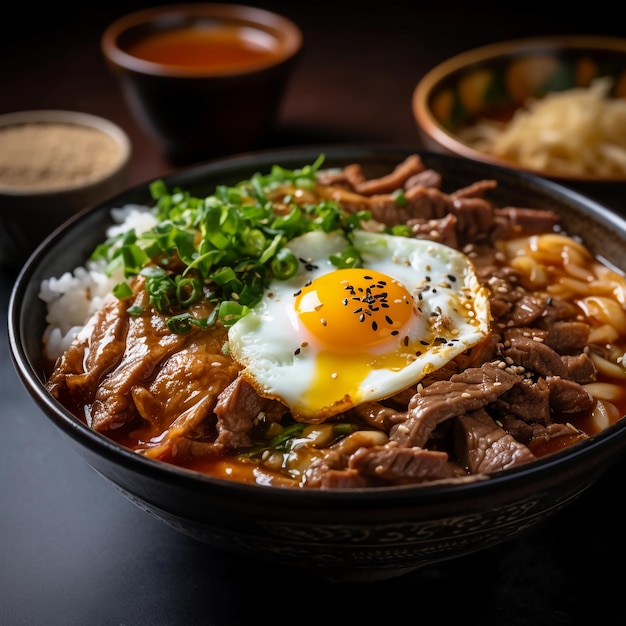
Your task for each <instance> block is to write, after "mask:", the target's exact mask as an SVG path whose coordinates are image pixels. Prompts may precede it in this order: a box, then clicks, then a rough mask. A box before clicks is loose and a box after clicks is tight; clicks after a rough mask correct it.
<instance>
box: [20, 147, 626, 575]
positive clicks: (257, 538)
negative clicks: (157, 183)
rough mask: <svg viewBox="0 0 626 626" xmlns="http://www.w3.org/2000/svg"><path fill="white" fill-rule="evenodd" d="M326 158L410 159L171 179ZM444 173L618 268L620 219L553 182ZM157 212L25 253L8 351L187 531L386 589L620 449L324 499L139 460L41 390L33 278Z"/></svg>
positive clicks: (111, 471)
mask: <svg viewBox="0 0 626 626" xmlns="http://www.w3.org/2000/svg"><path fill="white" fill-rule="evenodd" d="M320 153H324V154H325V155H326V163H325V164H326V165H328V166H343V165H347V164H349V163H354V162H359V163H361V164H363V165H364V166H365V168H366V171H368V172H369V173H370V174H371V175H382V174H383V173H386V172H388V171H389V170H390V169H391V168H392V167H393V166H394V165H396V164H398V163H399V162H400V161H401V160H403V159H404V158H406V157H407V156H408V154H409V151H408V150H406V149H403V148H396V147H382V146H379V147H344V146H332V147H319V148H318V147H309V148H306V149H286V150H279V151H265V152H259V153H254V154H248V155H241V156H238V157H232V158H229V159H225V160H222V161H215V162H210V163H208V164H206V165H202V166H199V167H195V168H192V169H188V170H184V171H181V172H179V173H177V174H175V175H173V176H170V177H169V178H167V179H166V183H167V184H168V186H169V187H170V188H173V187H174V186H180V187H182V188H184V189H188V190H190V191H191V192H192V193H194V194H195V195H208V194H210V193H212V192H213V191H214V187H215V185H216V184H218V183H219V184H234V183H236V182H238V181H239V180H242V179H244V178H248V177H249V176H251V175H252V174H253V173H255V172H266V171H269V169H270V167H271V166H272V165H273V164H275V163H277V164H280V165H282V166H283V167H286V168H297V167H301V166H303V165H306V164H309V163H312V162H313V161H315V159H316V157H317V156H318V155H319V154H320ZM420 155H421V156H422V159H423V161H424V163H425V164H426V165H427V166H428V167H432V168H434V169H436V170H438V171H439V172H442V173H443V174H444V190H448V191H451V190H453V189H456V188H459V187H461V186H464V185H467V184H469V183H471V182H475V181H477V180H480V179H484V178H490V179H491V178H495V179H497V180H498V188H497V190H496V191H497V195H496V197H495V198H494V199H495V201H496V202H497V203H499V204H500V205H506V204H514V205H518V206H519V205H523V206H527V207H537V208H546V209H552V210H555V211H557V212H559V213H560V214H561V216H562V222H563V225H564V227H565V228H566V230H567V231H568V232H569V233H571V234H578V235H581V236H582V237H583V238H584V240H585V242H586V243H587V245H588V247H589V248H590V249H591V250H592V252H594V253H596V254H601V255H602V257H604V258H605V259H606V260H608V261H609V262H610V263H612V264H613V265H615V266H617V267H621V268H626V222H625V221H624V220H623V219H622V218H620V217H619V216H617V215H615V214H613V213H611V212H610V211H608V210H607V209H606V208H604V207H602V206H600V205H599V204H597V203H595V202H593V201H592V200H589V199H587V198H585V197H583V196H581V195H580V194H578V193H576V192H573V191H570V190H568V189H566V188H564V187H562V186H560V185H558V184H556V183H553V182H550V181H547V180H543V179H539V178H537V177H534V176H532V175H529V174H525V173H520V172H514V171H512V170H509V169H505V168H499V167H497V166H493V165H489V164H485V163H480V162H472V161H467V160H463V159H460V158H457V157H452V156H448V155H442V154H430V153H420ZM127 203H140V204H142V203H144V204H145V203H147V204H149V203H151V199H150V194H149V191H148V185H147V184H146V185H141V186H138V187H134V188H132V189H130V190H128V191H127V192H125V193H123V194H121V195H118V196H117V197H115V198H113V199H111V200H109V201H108V202H106V203H104V204H101V205H99V206H98V207H96V208H94V209H90V210H87V211H84V212H83V213H81V214H79V215H77V216H76V217H74V218H72V219H71V220H70V221H69V222H67V223H66V224H65V225H63V226H62V227H61V228H60V229H58V230H57V231H56V232H55V233H53V234H52V235H51V236H50V237H48V239H47V240H46V241H44V242H43V243H42V244H41V246H40V247H39V248H38V249H37V250H36V251H35V252H34V253H33V255H32V256H31V258H30V259H29V261H28V262H27V263H26V265H25V266H24V268H23V269H22V271H21V273H20V274H19V276H18V278H17V281H16V283H15V286H14V290H13V293H12V296H11V300H10V304H9V320H8V326H9V340H10V349H11V353H12V356H13V359H14V363H15V366H16V368H17V371H18V374H19V376H20V378H21V380H22V381H23V383H24V385H25V386H26V388H27V390H28V392H29V393H30V394H31V396H32V397H33V399H34V400H35V402H36V403H37V404H38V405H39V407H40V409H41V410H42V411H43V413H44V415H45V416H46V418H48V419H49V420H51V421H52V423H53V424H55V425H56V426H57V427H58V428H59V430H60V431H62V432H64V433H65V434H66V435H67V436H68V437H69V438H70V439H71V441H72V442H73V444H74V446H75V448H76V450H77V452H78V453H79V454H80V455H81V456H82V457H83V459H84V460H85V461H86V462H87V463H88V464H89V465H90V466H91V467H92V468H93V469H94V470H95V471H97V472H98V473H99V474H101V475H102V476H103V477H104V478H105V479H106V480H108V481H109V482H110V483H112V484H113V485H114V486H115V487H117V488H118V489H120V490H121V491H122V493H124V494H125V495H126V496H127V497H128V498H129V499H130V500H132V501H133V502H134V503H136V504H137V505H138V506H139V507H141V508H142V509H144V510H145V511H147V512H149V513H151V514H153V515H155V516H156V517H157V518H159V519H161V520H163V521H165V522H167V523H168V524H170V525H171V526H173V527H174V528H176V529H178V530H180V531H181V532H183V533H185V534H187V535H190V536H192V537H195V538H197V539H199V540H201V541H204V542H207V543H208V544H210V545H212V546H214V547H217V548H220V549H225V550H229V551H232V552H233V553H240V554H245V555H247V556H249V557H254V558H260V559H264V560H271V561H273V562H276V563H281V564H285V565H287V566H293V567H294V568H306V569H307V570H309V571H311V572H314V573H317V574H319V575H320V576H324V577H326V578H328V579H331V580H342V581H359V580H363V581H365V580H381V579H385V578H391V577H394V576H399V575H401V574H404V573H406V572H409V571H412V570H415V569H418V568H421V567H424V566H427V565H429V564H432V563H435V562H438V561H442V560H446V559H451V558H454V557H458V556H461V555H465V554H469V553H471V552H475V551H478V550H482V549H484V548H487V547H490V546H493V545H495V544H498V543H500V542H503V541H505V540H508V539H510V538H512V537H514V536H517V535H518V534H519V533H522V532H523V531H525V530H526V529H529V528H531V527H533V526H535V525H536V524H539V523H540V522H542V521H544V520H545V519H546V518H548V517H549V516H552V515H554V513H556V512H557V511H559V510H561V509H563V507H566V506H567V505H568V504H569V503H571V502H572V501H573V500H575V499H576V498H577V497H578V496H579V495H580V494H581V493H582V492H583V491H584V490H585V489H587V488H589V487H590V486H591V485H593V483H594V482H595V481H596V480H597V479H598V478H599V477H600V476H601V475H602V474H603V473H604V472H606V471H607V469H608V468H609V467H610V464H611V463H612V462H613V461H614V460H616V458H617V456H618V454H619V453H620V451H622V450H623V449H624V447H625V446H626V420H621V421H620V422H618V423H616V424H614V425H612V426H610V427H609V428H607V429H605V430H604V431H602V432H601V433H599V434H597V435H593V436H591V437H590V438H588V439H586V440H584V441H583V442H581V443H579V444H576V445H575V446H573V447H571V448H569V449H568V450H564V451H561V452H556V453H554V454H552V455H550V456H547V457H544V458H543V459H540V460H538V461H535V462H533V463H530V464H528V465H525V466H522V467H520V468H518V469H510V470H505V471H502V472H499V473H497V474H494V475H492V476H491V477H489V478H488V479H486V480H483V481H478V482H468V483H465V484H447V485H428V484H427V485H424V486H417V487H416V486H405V487H385V488H376V489H371V488H370V489H362V490H359V489H352V490H345V491H344V490H341V491H332V490H331V491H322V490H314V489H288V488H287V489H285V488H273V487H262V486H255V485H246V484H238V483H234V482H229V481H225V480H219V479H215V478H211V477H207V476H204V475H201V474H199V473H196V472H193V471H188V470H185V469H180V468H177V467H174V466H172V465H169V464H166V463H163V462H160V461H154V460H151V459H148V458H145V457H142V456H140V455H138V454H136V453H134V452H132V451H130V450H127V449H124V448H122V447H121V446H119V445H117V444H115V443H113V442H112V441H110V440H109V439H107V438H106V437H104V436H102V435H100V434H98V433H96V432H94V431H92V430H90V429H89V428H88V427H87V426H85V425H84V424H83V423H82V422H80V421H79V420H77V419H76V418H74V417H73V416H72V415H71V414H70V413H69V412H68V411H67V410H66V409H64V408H63V407H62V406H61V405H60V404H59V403H58V402H57V401H56V400H54V399H53V398H52V396H51V395H50V394H49V393H48V392H47V391H46V389H45V387H44V361H43V357H42V345H41V336H42V333H43V330H44V327H45V318H44V316H45V308H44V304H43V303H42V302H41V301H40V300H39V299H38V291H39V286H40V283H41V281H42V280H43V279H44V278H47V277H49V276H52V275H59V274H61V273H62V272H64V271H68V270H71V269H73V268H74V267H75V266H77V265H80V264H82V263H84V260H85V258H86V257H87V255H88V254H89V253H90V252H91V250H92V249H93V247H94V246H95V244H96V243H98V242H99V241H101V240H102V239H103V236H104V231H105V228H106V227H107V226H108V225H109V224H110V216H109V210H110V209H111V208H112V207H116V206H122V205H123V204H127Z"/></svg>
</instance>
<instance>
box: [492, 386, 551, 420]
mask: <svg viewBox="0 0 626 626" xmlns="http://www.w3.org/2000/svg"><path fill="white" fill-rule="evenodd" d="M494 408H495V411H497V413H498V414H499V415H501V416H504V415H507V416H513V417H515V418H518V419H520V420H523V421H524V422H526V423H527V424H532V423H533V422H540V423H542V424H549V423H550V387H549V386H548V383H547V382H546V381H545V379H543V378H539V379H538V380H537V381H536V382H533V381H532V380H529V379H524V380H522V381H521V382H520V383H518V384H517V385H514V386H513V387H512V388H511V389H510V390H509V391H507V392H506V393H504V394H502V395H501V396H500V397H499V398H498V399H497V400H496V402H495V406H494Z"/></svg>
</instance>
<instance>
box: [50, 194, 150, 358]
mask: <svg viewBox="0 0 626 626" xmlns="http://www.w3.org/2000/svg"><path fill="white" fill-rule="evenodd" d="M111 217H112V219H113V222H114V224H113V225H111V226H110V227H109V229H108V230H107V233H106V236H107V237H113V236H115V235H117V234H119V233H122V232H126V231H128V230H130V229H131V228H134V229H135V231H136V233H137V234H138V235H139V234H141V233H142V232H145V231H146V230H149V229H150V228H152V227H153V226H154V225H155V224H156V223H157V219H156V217H155V216H154V210H153V209H150V208H149V207H146V206H140V205H136V204H129V205H126V206H124V207H122V208H115V209H112V210H111ZM123 280H124V276H123V274H122V270H121V269H120V270H119V272H117V273H116V274H114V275H112V276H107V274H106V272H105V263H104V262H103V261H91V260H86V261H85V264H84V265H81V266H79V267H76V268H75V269H74V270H73V271H72V272H65V273H64V274H63V275H61V276H58V277H55V276H52V277H50V278H47V279H45V280H44V281H43V282H42V284H41V289H40V291H39V297H40V298H41V299H42V300H43V301H44V302H45V303H46V305H47V315H46V322H47V327H46V329H45V331H44V336H43V341H44V349H45V353H46V356H47V357H48V358H49V359H51V360H53V361H54V360H56V359H57V358H58V357H60V356H61V355H62V354H63V352H64V351H65V350H66V349H67V348H68V347H69V345H70V344H71V342H72V341H73V340H74V339H75V338H76V337H77V336H78V335H79V333H80V332H81V331H82V330H83V328H84V326H85V324H86V323H87V321H88V320H89V319H90V318H91V316H92V315H93V314H94V313H95V312H96V311H98V310H99V309H100V308H101V307H102V306H103V304H104V302H105V300H106V298H112V297H114V296H113V295H112V290H113V287H115V285H117V284H118V283H120V282H122V281H123Z"/></svg>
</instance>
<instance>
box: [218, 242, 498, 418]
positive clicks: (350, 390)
mask: <svg viewBox="0 0 626 626" xmlns="http://www.w3.org/2000/svg"><path fill="white" fill-rule="evenodd" d="M352 236H353V244H354V245H355V247H356V248H357V249H358V250H359V252H360V254H361V257H362V259H363V265H364V267H366V268H370V269H373V270H377V271H379V272H381V273H383V274H386V275H387V276H389V277H391V278H393V279H396V280H398V281H400V282H401V283H402V284H403V285H404V286H405V287H406V288H407V290H408V291H409V292H410V294H411V296H412V297H413V300H414V306H415V308H416V309H417V308H419V312H418V314H417V315H416V317H415V318H414V319H413V320H412V324H411V328H410V329H409V331H408V333H407V334H408V338H407V337H405V338H404V343H402V344H401V343H400V342H401V340H402V338H398V339H397V342H398V343H397V345H394V346H389V345H388V346H385V347H384V349H383V351H382V352H381V351H380V350H366V349H363V350H361V349H360V348H359V346H358V345H357V346H355V348H354V351H345V350H340V349H338V350H333V349H332V348H329V347H328V346H324V345H320V344H319V342H317V341H316V339H315V337H312V336H310V334H308V333H307V331H306V328H303V326H302V324H300V323H299V320H298V314H297V312H296V308H295V301H296V294H297V292H298V291H299V290H300V289H301V288H302V287H303V286H305V285H307V284H308V283H309V282H310V281H314V280H315V279H316V278H318V277H320V276H322V275H324V274H326V273H329V272H335V271H336V269H337V268H336V267H335V266H334V265H333V264H332V263H331V262H330V260H329V257H330V256H331V255H333V254H338V253H340V252H341V251H342V250H345V249H346V248H347V247H348V246H349V245H351V244H350V243H349V242H348V241H347V239H346V237H345V236H344V235H343V233H339V232H336V233H323V232H321V231H314V232H311V233H307V234H305V235H303V236H301V237H298V238H295V239H293V240H292V241H290V242H289V248H290V249H291V251H292V252H293V253H294V254H295V255H296V257H298V258H299V259H301V263H300V268H299V271H298V273H297V274H296V275H295V276H294V277H292V278H290V279H289V280H286V281H280V280H274V281H273V282H272V284H271V285H270V287H269V289H268V290H267V291H266V294H265V297H264V298H263V300H262V301H261V302H260V303H259V304H258V305H257V306H256V307H255V308H254V309H253V310H252V311H251V312H250V313H249V314H248V315H246V316H245V317H243V318H242V319H240V320H239V321H238V322H237V323H235V324H234V325H233V326H231V328H230V329H229V334H228V335H229V346H230V352H231V355H232V357H233V358H234V359H235V360H236V361H237V362H238V364H239V365H240V366H241V367H242V371H241V375H242V376H243V377H244V378H245V379H246V380H248V381H249V382H250V383H251V384H252V385H253V386H254V387H255V388H256V390H257V392H258V393H259V394H260V395H262V396H264V397H269V398H274V399H277V400H280V401H281V402H283V403H284V404H285V405H286V406H287V407H289V409H290V410H291V412H292V414H293V415H294V417H295V418H296V419H299V420H301V421H308V422H320V421H323V420H325V419H327V418H329V417H331V416H333V415H336V414H337V413H340V412H342V411H345V410H348V409H349V408H351V407H353V406H357V405H359V404H360V403H363V402H366V401H372V400H380V399H384V398H387V397H389V396H391V395H393V394H395V393H398V392H399V391H402V390H404V389H406V388H408V387H410V386H411V385H415V384H416V383H418V382H419V381H420V380H421V379H422V378H423V377H424V376H425V375H426V374H428V373H429V372H432V371H434V370H436V369H438V368H440V367H442V366H443V365H445V364H446V363H447V362H448V361H450V360H451V359H453V358H454V357H456V356H458V355H459V354H461V353H462V352H464V351H465V350H467V349H469V348H471V347H472V346H474V345H476V344H477V343H478V342H480V341H481V340H482V339H483V338H484V337H485V336H486V335H487V334H488V332H489V322H490V319H491V316H490V309H489V302H488V292H487V290H486V289H485V288H484V287H482V286H481V285H480V283H479V281H478V279H477V277H476V274H475V271H474V267H473V265H472V263H471V261H470V260H469V259H468V258H467V257H466V256H465V255H464V254H462V253H461V252H459V251H458V250H455V249H453V248H450V247H449V246H445V245H442V244H438V243H434V242H432V241H427V240H421V239H413V238H407V237H396V236H390V235H386V234H381V233H370V232H366V231H360V230H357V231H354V232H353V233H352ZM357 341H358V339H357ZM386 352H387V353H389V354H387V353H386ZM392 352H393V353H394V354H393V358H391V356H392V355H391V354H390V353H392ZM388 357H389V358H388ZM398 360H400V361H401V364H400V365H398Z"/></svg>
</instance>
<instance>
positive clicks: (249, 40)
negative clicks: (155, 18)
mask: <svg viewBox="0 0 626 626" xmlns="http://www.w3.org/2000/svg"><path fill="white" fill-rule="evenodd" d="M126 51H127V52H128V54H131V55H133V56H135V57H137V58H140V59H143V60H144V61H150V62H151V63H159V64H161V65H168V66H171V67H185V68H196V69H205V70H207V71H223V70H229V69H237V68H246V67H254V66H260V65H263V64H265V63H267V62H269V61H271V60H273V59H274V58H276V57H277V56H278V54H279V49H278V41H277V40H276V39H275V38H274V37H272V36H271V35H270V34H268V33H265V32H263V31H260V30H257V29H253V28H234V27H226V26H219V27H199V26H186V27H181V28H175V29H172V30H163V31H156V32H153V33H150V34H149V35H147V36H145V37H143V38H142V39H139V40H137V41H135V42H133V43H132V44H130V45H129V46H128V47H127V48H126Z"/></svg>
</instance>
